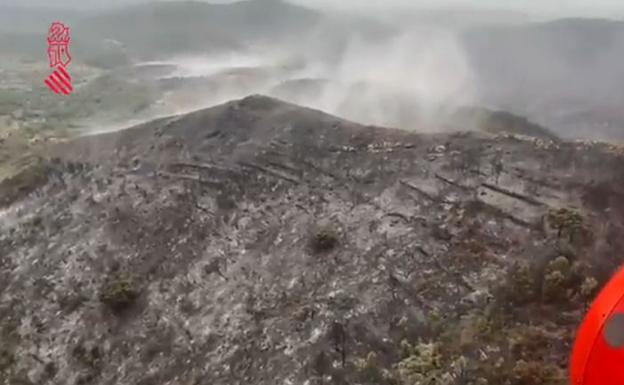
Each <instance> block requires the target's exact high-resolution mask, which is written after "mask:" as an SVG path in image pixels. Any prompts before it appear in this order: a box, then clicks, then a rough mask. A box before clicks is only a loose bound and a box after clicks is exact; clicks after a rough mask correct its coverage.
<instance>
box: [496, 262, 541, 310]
mask: <svg viewBox="0 0 624 385" xmlns="http://www.w3.org/2000/svg"><path fill="white" fill-rule="evenodd" d="M507 276H508V277H507V282H506V283H505V285H506V286H505V287H504V290H503V292H504V294H505V295H506V296H507V297H508V299H510V300H512V301H514V302H520V303H525V302H530V301H531V300H533V299H534V298H535V286H536V285H535V283H536V282H535V278H534V275H533V272H532V269H531V265H530V264H529V263H528V262H525V261H521V262H517V263H515V264H514V265H513V266H511V268H510V269H509V271H508V272H507Z"/></svg>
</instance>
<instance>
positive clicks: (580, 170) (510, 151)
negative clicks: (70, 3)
mask: <svg viewBox="0 0 624 385" xmlns="http://www.w3.org/2000/svg"><path fill="white" fill-rule="evenodd" d="M622 161H623V158H622V154H621V153H619V152H618V149H617V148H614V147H612V146H608V145H603V144H584V143H559V142H553V141H549V140H546V139H532V138H526V137H524V138H519V137H515V136H511V135H491V134H485V133H455V134H444V135H422V134H416V133H408V132H404V131H399V130H391V129H386V128H381V127H370V126H361V125H357V124H354V123H351V122H348V121H345V120H340V119H337V118H335V117H332V116H329V115H326V114H323V113H321V112H318V111H314V110H310V109H305V108H301V107H298V106H295V105H292V104H287V103H283V102H281V101H278V100H275V99H271V98H267V97H263V96H252V97H248V98H245V99H242V100H238V101H233V102H230V103H227V104H224V105H221V106H217V107H214V108H210V109H206V110H201V111H197V112H194V113H191V114H188V115H183V116H175V117H170V118H165V119H160V120H157V121H153V122H150V123H147V124H143V125H140V126H137V127H133V128H130V129H127V130H124V131H120V132H116V133H109V134H105V135H98V136H93V137H83V138H80V139H77V140H74V141H72V142H68V143H64V144H62V145H59V146H58V147H56V148H54V149H53V150H51V151H50V153H49V158H48V159H42V161H41V162H40V164H39V165H38V166H37V167H33V168H30V169H27V170H25V171H24V172H23V173H22V174H21V175H19V176H18V177H16V178H13V179H11V180H7V181H4V182H3V183H2V184H1V185H0V193H2V197H3V207H2V211H0V218H2V220H1V221H0V230H1V233H0V333H1V334H0V335H1V336H2V337H1V339H2V341H3V343H2V346H1V347H0V379H1V380H2V381H3V383H6V384H9V383H18V382H19V383H32V384H45V383H58V382H62V383H67V384H87V383H88V384H109V383H116V384H141V385H148V384H165V383H171V384H174V383H175V384H178V383H181V384H276V383H280V384H304V383H306V384H356V383H357V384H410V385H411V384H425V383H432V381H434V380H435V382H436V383H445V384H447V383H448V384H459V383H473V384H501V383H509V384H518V385H522V384H537V383H540V384H564V383H566V380H565V377H566V373H565V368H566V363H567V355H568V352H569V349H570V343H571V341H572V338H573V333H574V330H575V327H576V325H577V324H578V322H579V321H580V320H581V318H582V315H583V312H584V309H585V306H586V305H587V303H588V302H589V301H590V300H591V298H592V296H593V295H594V293H595V291H596V290H597V288H598V287H599V286H600V284H602V283H603V282H604V280H605V279H606V278H607V277H608V276H609V274H610V273H611V271H612V270H613V269H614V268H615V267H616V266H618V265H619V263H620V262H621V260H619V259H618V253H619V252H621V250H622V249H623V248H624V242H623V241H622V238H621V236H619V234H621V233H622V230H624V223H623V218H624V206H623V205H622V201H623V200H622V199H621V198H622V196H623V195H624V170H623V169H622V167H621V165H622Z"/></svg>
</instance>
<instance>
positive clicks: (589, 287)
mask: <svg viewBox="0 0 624 385" xmlns="http://www.w3.org/2000/svg"><path fill="white" fill-rule="evenodd" d="M598 286H599V284H598V280H596V278H594V277H585V279H584V280H583V283H582V284H581V289H580V294H581V297H582V298H583V299H584V300H586V301H588V300H591V299H592V298H593V297H594V295H596V292H597V290H598Z"/></svg>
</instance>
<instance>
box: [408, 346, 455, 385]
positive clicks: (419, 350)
mask: <svg viewBox="0 0 624 385" xmlns="http://www.w3.org/2000/svg"><path fill="white" fill-rule="evenodd" d="M402 349H404V351H405V353H408V355H407V357H405V358H403V359H402V360H401V361H400V362H399V363H398V365H397V372H398V376H399V379H400V381H401V383H403V384H410V385H424V384H435V383H438V381H442V379H443V378H444V376H445V373H443V371H442V355H441V354H440V346H439V344H437V343H434V342H430V343H419V344H417V345H415V346H411V345H409V344H408V343H406V342H405V343H402Z"/></svg>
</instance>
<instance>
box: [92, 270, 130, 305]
mask: <svg viewBox="0 0 624 385" xmlns="http://www.w3.org/2000/svg"><path fill="white" fill-rule="evenodd" d="M138 296H139V291H138V288H137V284H136V282H135V280H134V279H133V278H132V277H130V276H129V275H127V274H121V273H119V274H114V275H112V276H109V277H108V278H107V279H106V281H105V282H104V284H103V285H102V287H101V289H100V296H99V298H100V302H102V303H103V304H104V305H106V306H107V307H108V308H109V309H111V310H112V311H113V312H114V313H117V314H119V313H121V312H123V311H125V310H127V309H128V308H130V307H131V306H132V305H133V304H134V303H135V302H136V300H137V298H138Z"/></svg>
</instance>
